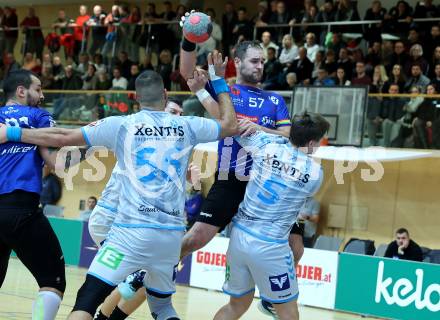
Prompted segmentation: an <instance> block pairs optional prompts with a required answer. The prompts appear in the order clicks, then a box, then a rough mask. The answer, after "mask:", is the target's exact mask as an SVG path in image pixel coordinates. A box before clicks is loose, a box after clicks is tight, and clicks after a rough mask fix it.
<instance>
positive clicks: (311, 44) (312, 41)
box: [304, 33, 320, 62]
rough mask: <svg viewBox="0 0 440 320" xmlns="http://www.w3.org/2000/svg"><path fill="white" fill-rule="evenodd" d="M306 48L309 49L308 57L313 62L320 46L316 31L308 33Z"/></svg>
mask: <svg viewBox="0 0 440 320" xmlns="http://www.w3.org/2000/svg"><path fill="white" fill-rule="evenodd" d="M304 48H306V49H307V58H309V60H310V61H311V62H315V58H316V54H317V53H318V51H319V50H320V48H319V45H318V44H316V36H315V34H314V33H308V34H307V35H306V43H305V45H304Z"/></svg>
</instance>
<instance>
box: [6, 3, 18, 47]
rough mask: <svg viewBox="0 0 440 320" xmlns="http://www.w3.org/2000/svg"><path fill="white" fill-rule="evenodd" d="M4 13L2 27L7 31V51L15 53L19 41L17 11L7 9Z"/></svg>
mask: <svg viewBox="0 0 440 320" xmlns="http://www.w3.org/2000/svg"><path fill="white" fill-rule="evenodd" d="M4 13H5V16H4V17H3V21H2V27H3V28H4V29H5V51H6V52H7V53H14V49H15V44H16V43H17V39H18V29H17V28H18V17H17V14H16V13H15V9H12V8H11V7H5V10H4ZM9 29H14V30H9Z"/></svg>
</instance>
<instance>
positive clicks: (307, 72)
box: [286, 47, 313, 85]
mask: <svg viewBox="0 0 440 320" xmlns="http://www.w3.org/2000/svg"><path fill="white" fill-rule="evenodd" d="M312 71H313V63H312V62H311V61H310V60H309V58H307V50H306V48H304V47H301V48H299V50H298V59H295V60H294V61H293V62H292V65H291V66H290V67H289V68H288V69H287V72H286V73H289V72H294V73H295V74H296V80H297V82H298V83H300V84H305V85H308V84H310V83H311V81H312Z"/></svg>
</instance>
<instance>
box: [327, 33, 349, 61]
mask: <svg viewBox="0 0 440 320" xmlns="http://www.w3.org/2000/svg"><path fill="white" fill-rule="evenodd" d="M326 47H327V50H333V52H334V53H335V56H336V57H339V52H340V51H341V49H342V48H346V47H347V44H346V43H345V42H344V41H343V40H342V34H341V33H338V32H335V33H333V36H332V40H331V42H330V43H328V44H327V45H326Z"/></svg>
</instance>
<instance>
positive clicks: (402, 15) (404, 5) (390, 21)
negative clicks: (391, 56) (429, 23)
mask: <svg viewBox="0 0 440 320" xmlns="http://www.w3.org/2000/svg"><path fill="white" fill-rule="evenodd" d="M411 15H412V8H411V6H410V5H409V4H408V2H406V1H398V2H397V5H396V6H395V7H393V8H391V9H390V10H389V12H388V14H386V15H385V21H384V32H387V33H395V34H398V35H399V36H400V38H405V37H406V36H407V35H408V31H409V27H410V24H411V21H412V17H411ZM399 20H405V21H404V22H399Z"/></svg>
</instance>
